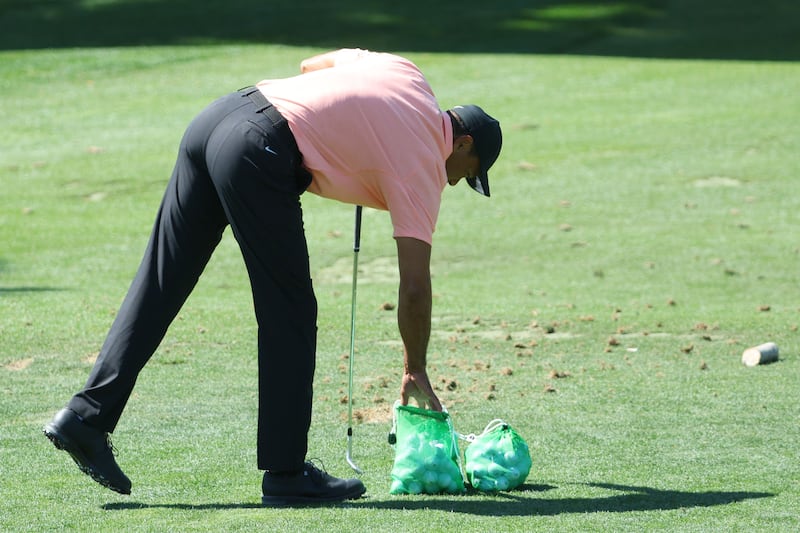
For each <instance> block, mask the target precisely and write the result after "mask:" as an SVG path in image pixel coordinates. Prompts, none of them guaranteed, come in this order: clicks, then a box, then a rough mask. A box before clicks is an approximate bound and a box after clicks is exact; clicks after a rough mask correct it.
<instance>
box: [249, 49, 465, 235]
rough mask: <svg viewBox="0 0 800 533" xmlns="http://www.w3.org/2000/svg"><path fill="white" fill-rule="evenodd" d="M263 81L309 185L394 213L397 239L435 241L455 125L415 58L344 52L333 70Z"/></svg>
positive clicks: (332, 195) (317, 191)
mask: <svg viewBox="0 0 800 533" xmlns="http://www.w3.org/2000/svg"><path fill="white" fill-rule="evenodd" d="M258 87H259V89H260V90H261V92H262V93H264V95H265V96H266V97H267V98H268V99H269V101H270V102H272V103H273V104H274V105H275V107H276V108H277V109H278V111H280V112H281V114H282V115H283V116H284V117H286V120H287V121H288V123H289V128H290V129H291V131H292V133H293V134H294V136H295V139H296V140H297V146H298V148H299V149H300V152H301V153H302V154H303V164H304V166H305V167H306V168H307V169H308V170H309V171H310V172H311V174H312V176H313V179H312V182H311V185H310V186H309V188H308V190H309V191H311V192H312V193H315V194H318V195H320V196H323V197H326V198H332V199H335V200H340V201H342V202H347V203H351V204H359V205H364V206H367V207H372V208H375V209H383V210H388V211H389V214H390V217H391V220H392V225H393V226H394V236H395V237H414V238H416V239H419V240H422V241H425V242H427V243H428V244H430V243H431V242H432V238H433V231H434V229H435V226H436V219H437V217H438V215H439V205H440V203H441V197H442V190H443V189H444V187H445V185H446V184H447V172H446V170H445V160H446V159H447V157H448V156H449V155H450V154H451V153H452V151H453V128H452V125H451V123H450V119H449V117H448V116H447V114H446V113H445V112H443V111H441V110H440V109H439V105H438V103H437V101H436V98H435V96H434V94H433V91H432V90H431V88H430V86H429V85H428V82H427V81H426V80H425V78H424V76H423V75H422V73H421V72H420V70H419V69H418V68H417V67H416V66H415V65H414V64H413V63H411V62H410V61H408V60H407V59H404V58H402V57H399V56H396V55H391V54H385V53H377V52H369V51H366V50H357V49H344V50H340V51H338V52H337V53H336V55H335V65H334V66H333V67H332V68H327V69H322V70H316V71H313V72H309V73H307V74H302V75H299V76H295V77H292V78H286V79H280V80H264V81H262V82H260V83H259V84H258Z"/></svg>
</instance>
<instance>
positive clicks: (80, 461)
mask: <svg viewBox="0 0 800 533" xmlns="http://www.w3.org/2000/svg"><path fill="white" fill-rule="evenodd" d="M44 434H45V436H46V437H47V438H48V439H50V440H51V441H52V443H53V444H54V445H55V447H56V448H58V449H59V450H64V451H65V452H67V453H68V454H70V455H71V456H72V459H73V460H74V461H75V464H77V465H78V468H80V469H81V471H82V472H83V473H84V474H87V475H89V476H91V478H92V479H94V480H95V481H97V482H98V483H100V484H101V485H103V486H104V487H107V488H109V489H111V490H113V491H116V492H119V493H120V494H130V493H131V480H130V479H128V477H127V476H126V475H125V474H124V473H123V472H122V470H120V468H119V466H118V465H117V461H116V460H115V459H114V449H113V448H112V447H111V441H110V440H109V437H108V433H105V432H103V431H100V430H98V429H95V428H93V427H91V426H89V425H87V424H85V423H84V422H83V419H81V417H80V416H78V415H77V414H76V413H75V412H74V411H70V410H69V409H62V410H61V411H59V412H58V413H56V416H54V417H53V420H51V421H50V422H48V423H47V424H46V425H45V426H44Z"/></svg>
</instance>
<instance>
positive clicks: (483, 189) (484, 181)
mask: <svg viewBox="0 0 800 533" xmlns="http://www.w3.org/2000/svg"><path fill="white" fill-rule="evenodd" d="M467 183H468V184H469V186H470V187H472V189H473V190H475V191H476V192H479V193H481V194H482V195H484V196H489V176H488V175H487V173H486V172H484V173H483V174H481V175H480V176H477V177H475V178H467Z"/></svg>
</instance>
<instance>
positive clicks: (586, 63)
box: [0, 45, 800, 531]
mask: <svg viewBox="0 0 800 533" xmlns="http://www.w3.org/2000/svg"><path fill="white" fill-rule="evenodd" d="M319 51H321V50H320V49H310V48H293V47H286V46H259V45H247V46H244V45H242V46H233V45H230V46H219V47H213V46H212V47H205V46H195V47H192V46H187V47H152V48H128V49H121V48H120V49H118V48H109V49H103V48H101V49H93V50H88V49H73V50H42V51H19V52H2V53H1V54H0V80H2V82H0V84H2V91H3V93H2V94H3V99H2V104H0V105H2V119H0V120H2V124H0V125H1V126H2V128H0V182H2V184H3V186H4V187H3V194H2V195H0V243H2V249H0V339H2V342H1V343H0V392H1V394H0V413H2V417H0V443H1V445H0V480H2V481H0V530H8V531H25V530H30V531H58V530H81V531H253V530H257V529H258V530H271V531H313V530H321V529H327V530H330V531H366V530H370V531H414V530H425V531H453V530H460V531H537V530H541V531H552V530H556V531H587V530H591V531H652V530H665V531H667V530H668V531H742V530H753V531H755V530H759V531H792V530H796V529H798V528H800V513H799V512H798V510H797V509H798V508H800V489H799V488H798V485H797V480H798V479H799V478H800V467H798V461H797V459H798V455H797V452H796V443H797V442H798V440H800V429H799V428H798V425H797V420H798V402H799V401H800V391H799V390H798V387H797V376H798V370H799V366H800V362H799V360H798V357H797V346H798V341H797V339H798V333H797V328H798V324H800V304H798V291H797V288H798V282H799V281H800V279H798V276H799V275H800V274H798V273H799V272H800V269H798V259H799V258H800V244H799V243H798V240H797V227H798V215H797V213H798V212H800V205H798V204H799V203H800V199H798V195H797V190H798V189H797V176H798V174H800V163H799V162H798V159H797V157H796V149H797V146H798V144H799V142H800V134H799V133H798V129H797V124H798V123H800V109H798V107H797V105H796V88H797V87H798V86H799V85H800V67H799V66H798V65H797V64H796V63H791V62H786V63H769V62H764V63H755V62H742V61H689V60H653V59H626V58H600V57H572V56H549V57H548V56H536V55H513V54H505V55H503V54H477V55H462V54H447V53H442V54H438V53H421V52H416V53H411V54H408V55H409V57H410V58H411V59H413V60H414V61H415V62H416V63H417V64H418V65H419V66H420V67H421V68H422V69H423V71H424V72H426V73H427V75H428V78H429V80H430V82H431V85H432V86H433V88H434V90H435V91H436V93H437V96H438V97H439V99H440V103H441V104H442V106H443V107H449V106H452V105H455V104H459V103H467V102H475V103H479V104H480V105H482V106H483V107H484V108H485V109H486V110H487V112H489V113H491V114H493V115H495V116H497V117H498V118H499V119H500V121H501V123H502V124H503V127H504V133H505V146H504V151H503V153H502V155H501V158H500V159H499V160H498V162H497V164H496V165H495V167H493V171H492V173H491V176H492V198H490V199H487V198H483V197H480V196H479V195H477V194H475V193H474V192H472V191H471V190H469V189H468V187H466V186H463V187H458V188H454V189H450V188H448V190H446V191H445V195H444V202H443V205H442V212H441V215H440V219H439V224H438V228H437V232H436V235H435V237H434V238H435V245H434V251H433V258H432V272H433V287H434V323H433V333H432V338H431V347H430V352H429V369H430V373H431V377H432V379H433V380H434V381H435V383H436V385H437V387H438V389H439V392H440V394H441V399H442V400H443V402H444V403H445V405H446V406H447V407H448V408H449V410H450V412H451V414H452V415H453V420H454V423H455V425H456V429H457V430H459V431H461V432H464V433H469V432H478V431H480V430H481V429H482V428H483V426H484V425H485V424H486V423H487V422H488V421H489V420H491V419H493V418H496V417H500V418H504V419H506V420H507V421H509V422H510V423H511V424H512V425H513V426H514V427H515V428H516V429H517V430H518V431H519V432H520V434H521V435H522V436H523V437H525V438H526V440H527V441H528V443H529V445H530V448H531V454H532V456H533V468H532V470H531V474H530V476H529V477H528V481H527V483H526V485H525V486H523V487H522V488H521V489H520V490H517V491H513V492H510V493H500V494H497V495H482V494H468V495H466V496H462V497H453V496H427V497H424V496H418V497H394V496H390V495H389V494H388V490H389V472H390V470H391V464H392V458H393V452H392V449H391V448H390V447H389V446H388V444H387V443H386V435H387V433H388V430H389V427H390V420H389V417H390V412H391V405H392V402H393V401H394V400H395V399H396V396H397V391H398V388H399V380H400V372H401V370H402V366H401V365H402V363H401V361H402V348H401V345H400V343H399V335H398V333H397V326H396V320H395V313H394V312H393V311H387V310H385V308H387V307H391V306H385V305H384V303H387V302H388V303H396V291H397V286H396V272H395V269H396V267H395V262H394V253H395V247H394V242H393V241H392V239H391V225H390V223H389V220H388V216H387V215H386V214H385V213H381V212H376V211H373V210H366V211H365V212H364V220H363V224H364V225H363V232H362V242H361V251H360V254H359V255H360V257H359V278H358V281H359V289H358V290H359V293H358V302H359V308H358V315H357V324H358V330H357V335H356V355H355V362H354V363H355V390H356V392H355V394H354V401H355V404H354V409H355V412H354V415H355V418H356V421H357V423H356V424H355V427H354V442H353V453H354V459H355V460H356V462H357V463H358V464H359V466H360V467H361V468H363V469H364V470H365V474H364V476H363V480H364V482H365V484H366V485H367V488H368V493H367V494H368V497H367V498H366V499H363V500H359V501H356V502H351V503H347V504H343V505H339V506H334V507H330V508H321V509H312V510H308V509H283V510H272V509H270V510H265V509H262V508H260V505H259V502H260V493H259V482H260V476H259V472H258V471H257V470H256V466H255V421H256V399H257V396H256V393H257V389H256V361H255V335H256V329H255V324H254V319H253V316H252V315H253V313H252V303H251V298H250V294H249V286H248V283H247V276H246V273H245V271H244V267H243V265H242V261H241V259H240V257H239V253H238V250H237V247H236V244H235V242H234V241H233V239H232V238H231V236H230V233H229V232H227V233H226V235H225V237H224V239H223V241H222V243H221V245H220V247H219V249H218V251H217V253H216V255H215V256H214V258H213V259H212V261H211V263H210V264H209V266H208V268H207V270H206V272H205V273H204V275H203V277H202V278H201V280H200V283H199V284H198V287H197V289H196V291H195V293H194V294H193V295H192V296H191V297H190V299H189V301H188V302H187V304H186V306H185V308H184V309H183V310H182V312H181V313H180V315H179V318H178V319H177V320H176V322H175V324H174V325H173V327H172V329H171V330H170V332H169V333H168V335H167V337H166V339H165V340H164V343H163V344H162V346H161V347H160V349H159V350H158V352H157V353H156V354H155V356H154V357H153V360H152V361H151V362H150V364H149V365H148V366H147V367H146V368H145V370H144V372H143V373H142V375H141V376H140V380H139V383H138V384H137V387H136V389H135V391H134V395H133V397H132V398H131V401H130V402H129V404H128V408H127V410H126V411H125V414H124V415H123V417H122V420H121V421H120V425H119V427H118V428H117V431H116V432H115V434H114V435H113V438H114V444H115V446H116V447H117V448H118V449H119V450H120V454H119V456H118V462H119V463H120V465H121V467H122V468H123V470H124V471H125V472H126V474H127V475H128V476H129V477H130V478H131V479H132V481H133V489H132V494H131V496H130V497H123V496H119V495H117V494H114V493H112V492H110V491H107V490H105V489H102V488H101V487H99V486H97V485H96V484H95V483H93V482H92V481H91V480H90V479H89V478H87V477H85V476H83V475H82V474H80V473H79V472H78V470H77V468H75V466H74V464H72V462H71V461H70V460H69V458H68V456H67V455H66V454H64V453H63V452H56V450H55V449H53V448H52V446H51V445H50V443H49V442H47V440H46V439H45V438H44V437H43V436H42V435H41V427H42V425H43V424H44V423H45V422H46V421H47V420H48V419H49V418H50V417H51V416H52V415H53V413H55V411H56V410H58V409H59V408H60V407H62V406H63V405H64V403H65V402H66V401H67V400H68V398H69V396H70V395H71V394H72V393H74V392H75V391H76V390H77V389H78V388H79V387H80V386H81V385H82V384H83V382H84V380H85V379H86V377H87V375H88V372H89V369H90V368H91V363H92V361H93V358H94V357H95V356H96V353H97V351H98V350H99V346H100V344H101V343H102V340H103V337H104V335H105V332H106V331H107V328H108V327H109V325H110V323H111V320H112V319H113V316H114V313H115V312H116V309H117V306H118V305H119V303H120V301H121V299H122V297H123V296H124V293H125V291H126V289H127V287H128V284H129V283H130V280H131V279H132V277H133V274H134V272H135V269H136V267H137V265H138V261H139V259H140V257H141V253H142V251H143V249H144V246H145V244H146V240H147V237H148V235H149V230H150V225H151V224H152V220H153V217H154V215H155V211H156V208H157V205H158V202H159V200H160V196H161V194H162V191H163V187H164V185H165V183H166V180H167V178H168V176H169V173H170V170H171V167H172V164H173V161H174V155H175V152H176V149H177V144H178V141H179V139H180V136H181V134H182V132H183V128H184V127H185V126H186V124H188V122H189V120H191V118H192V117H193V116H194V114H195V113H197V112H198V111H199V110H200V109H201V108H202V107H203V106H204V105H206V104H207V103H208V102H209V101H210V100H211V99H213V98H214V97H216V96H218V95H221V94H224V93H226V92H228V91H231V90H235V89H237V88H239V87H241V86H244V85H248V84H250V83H253V82H254V81H258V80H259V79H262V78H265V77H276V76H286V75H291V74H294V73H295V72H296V70H297V65H298V64H299V61H300V60H301V59H302V58H304V57H306V56H308V55H310V54H312V53H316V52H319ZM303 205H304V211H305V221H306V229H307V233H308V241H309V248H310V253H311V262H312V263H311V264H312V275H313V277H314V280H315V287H316V290H317V296H318V299H319V304H320V323H319V343H318V344H319V355H318V365H317V374H316V376H317V377H316V383H315V412H314V420H313V423H312V429H311V435H310V438H311V439H310V452H309V457H319V458H321V459H322V460H323V462H324V463H325V466H326V467H327V469H328V470H329V471H330V472H331V473H332V474H334V475H337V476H345V475H350V473H351V472H350V471H349V468H348V466H347V464H346V462H345V460H344V452H345V444H346V434H345V430H346V402H345V400H346V379H347V371H346V369H347V359H346V355H347V352H348V346H349V338H348V332H349V320H350V316H349V301H350V300H349V299H350V281H351V268H352V242H351V240H350V237H351V235H352V208H351V207H349V206H344V205H339V204H335V203H331V202H328V201H325V200H321V199H319V198H316V197H313V196H311V195H307V196H304V198H303ZM766 341H774V342H776V343H777V344H778V346H779V347H780V349H781V359H780V361H779V362H778V363H775V364H772V365H768V366H763V367H756V368H746V367H744V366H743V365H742V364H741V362H740V359H739V358H740V355H741V352H742V350H744V349H745V348H747V347H748V346H753V345H756V344H760V343H761V342H766ZM275 408H285V406H275Z"/></svg>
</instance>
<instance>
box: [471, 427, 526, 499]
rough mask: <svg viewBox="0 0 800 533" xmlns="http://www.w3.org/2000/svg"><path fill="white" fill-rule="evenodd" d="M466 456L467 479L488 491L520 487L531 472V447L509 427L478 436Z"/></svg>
mask: <svg viewBox="0 0 800 533" xmlns="http://www.w3.org/2000/svg"><path fill="white" fill-rule="evenodd" d="M500 431H502V433H500V434H498V432H500ZM464 457H465V460H466V465H465V470H466V473H467V479H468V480H469V482H470V483H471V484H472V486H473V487H474V488H476V489H477V490H481V491H486V492H492V491H500V490H510V489H513V488H515V487H518V486H519V485H521V484H522V483H524V481H525V479H526V478H527V477H528V474H529V473H530V470H531V456H530V451H529V450H528V445H527V444H526V443H525V441H524V440H522V438H521V437H519V436H518V435H517V434H516V433H515V432H513V431H511V430H510V429H509V428H508V427H507V426H505V427H504V428H503V429H502V430H501V429H498V430H497V431H492V432H490V433H489V434H484V435H481V436H479V437H478V438H477V439H476V440H475V441H473V442H472V444H470V445H469V446H468V447H467V449H466V451H465V452H464Z"/></svg>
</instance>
